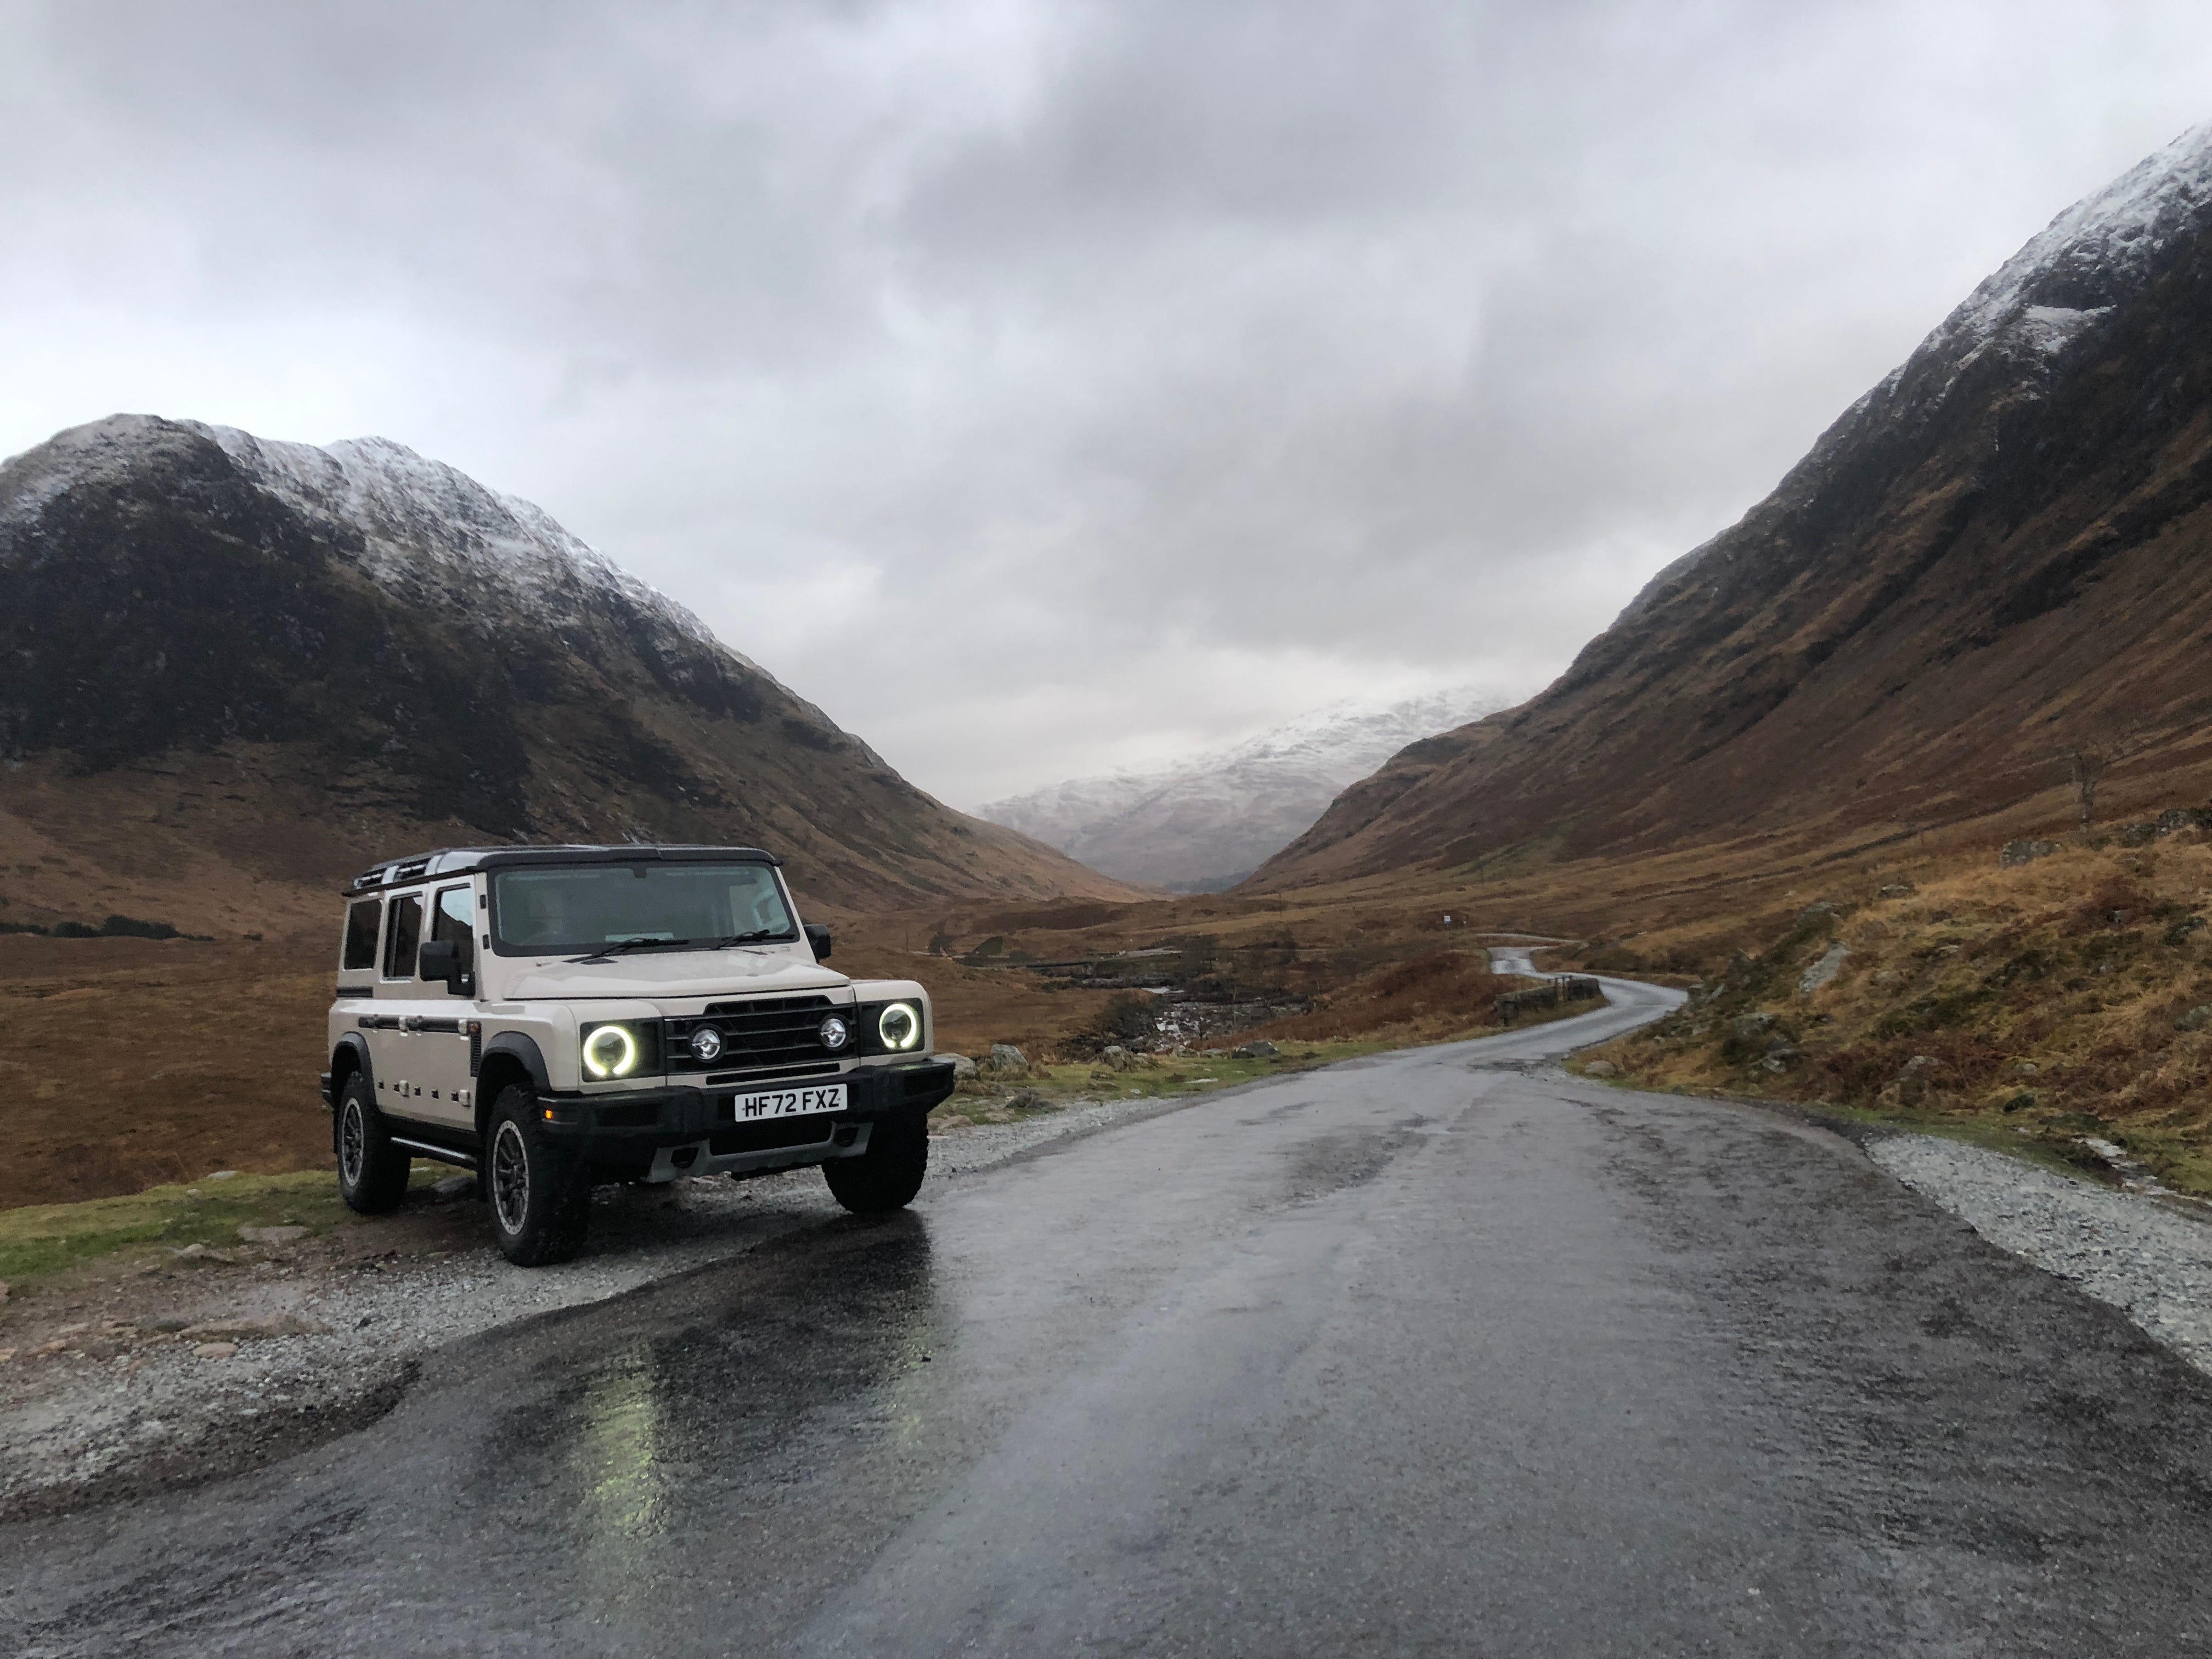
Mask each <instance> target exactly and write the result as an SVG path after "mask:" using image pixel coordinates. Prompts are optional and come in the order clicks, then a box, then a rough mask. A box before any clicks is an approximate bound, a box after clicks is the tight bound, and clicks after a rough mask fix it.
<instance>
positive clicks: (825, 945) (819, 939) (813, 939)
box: [806, 921, 829, 962]
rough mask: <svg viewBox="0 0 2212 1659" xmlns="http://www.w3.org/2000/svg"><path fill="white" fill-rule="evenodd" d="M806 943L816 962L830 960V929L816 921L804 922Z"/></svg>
mask: <svg viewBox="0 0 2212 1659" xmlns="http://www.w3.org/2000/svg"><path fill="white" fill-rule="evenodd" d="M806 943H807V944H808V945H810V946H811V947H812V949H813V951H814V959H815V961H817V962H827V961H829V929H828V928H827V927H823V925H822V924H821V923H820V922H818V921H810V922H808V923H807V924H806Z"/></svg>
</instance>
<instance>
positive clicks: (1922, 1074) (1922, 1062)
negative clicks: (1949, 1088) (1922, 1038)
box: [1891, 1054, 1936, 1106]
mask: <svg viewBox="0 0 2212 1659" xmlns="http://www.w3.org/2000/svg"><path fill="white" fill-rule="evenodd" d="M1935 1069H1936V1060H1935V1059H1934V1058H1933V1057H1932V1056H1931V1055H1928V1054H1915V1055H1913V1057H1912V1058H1911V1059H1910V1060H1906V1061H1905V1069H1904V1070H1903V1071H1901V1072H1899V1073H1898V1074H1897V1077H1896V1079H1895V1080H1894V1082H1893V1085H1891V1086H1893V1088H1895V1089H1896V1091H1897V1098H1898V1101H1899V1103H1900V1104H1902V1105H1905V1106H1917V1105H1920V1104H1921V1103H1923V1102H1924V1101H1925V1100H1926V1099H1927V1098H1928V1091H1929V1089H1930V1088H1931V1087H1932V1086H1933V1085H1934V1081H1935V1080H1934V1079H1933V1078H1931V1077H1930V1076H1929V1073H1931V1072H1933V1071H1934V1070H1935Z"/></svg>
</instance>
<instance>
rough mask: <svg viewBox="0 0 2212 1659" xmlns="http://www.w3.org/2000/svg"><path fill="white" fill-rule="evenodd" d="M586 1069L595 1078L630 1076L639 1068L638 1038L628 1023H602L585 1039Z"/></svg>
mask: <svg viewBox="0 0 2212 1659" xmlns="http://www.w3.org/2000/svg"><path fill="white" fill-rule="evenodd" d="M584 1069H585V1070H586V1071H587V1072H589V1073H591V1074H592V1076H593V1077H595V1078H609V1077H628V1076H629V1074H630V1073H632V1072H634V1071H635V1070H636V1069H637V1039H636V1038H635V1037H634V1036H631V1035H630V1033H629V1027H628V1026H627V1025H600V1026H595V1027H594V1028H592V1034H591V1035H590V1036H587V1037H586V1038H585V1039H584Z"/></svg>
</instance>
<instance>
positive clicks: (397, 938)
mask: <svg viewBox="0 0 2212 1659" xmlns="http://www.w3.org/2000/svg"><path fill="white" fill-rule="evenodd" d="M420 945H422V895H421V894H420V893H402V894H401V895H400V896H398V898H396V899H394V900H392V926H391V927H388V928H386V930H385V938H384V976H385V978H386V979H412V978H414V977H415V952H416V949H417V948H418V947H419V946H420Z"/></svg>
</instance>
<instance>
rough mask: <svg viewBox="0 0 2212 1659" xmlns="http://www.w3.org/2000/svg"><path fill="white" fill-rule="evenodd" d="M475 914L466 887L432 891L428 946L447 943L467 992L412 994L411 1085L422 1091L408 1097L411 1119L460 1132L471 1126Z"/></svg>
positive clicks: (428, 984) (471, 891) (442, 987)
mask: <svg viewBox="0 0 2212 1659" xmlns="http://www.w3.org/2000/svg"><path fill="white" fill-rule="evenodd" d="M427 908H428V915H426V916H425V917H424V919H423V920H424V924H425V927H424V931H425V933H426V935H427V940H437V939H445V940H448V941H450V942H451V943H452V945H453V949H454V952H455V954H456V955H457V956H459V958H460V963H461V967H462V969H463V970H464V971H465V973H466V974H467V975H468V980H467V987H468V988H466V989H463V990H459V991H456V990H452V989H449V988H448V987H447V984H446V982H445V981H443V980H425V981H422V982H421V984H420V985H419V986H418V987H417V989H416V996H417V997H419V998H420V999H421V1008H422V1012H420V1013H419V1014H417V1015H416V1021H415V1025H414V1028H413V1030H412V1032H411V1033H410V1035H412V1036H414V1037H415V1039H416V1042H415V1048H414V1054H415V1057H414V1059H413V1060H411V1061H410V1065H411V1066H413V1068H414V1069H413V1073H412V1079H411V1080H412V1082H413V1083H414V1084H415V1085H416V1086H418V1087H419V1088H420V1089H421V1090H422V1092H421V1093H420V1094H418V1095H416V1096H414V1097H413V1100H414V1104H415V1108H416V1115H417V1116H419V1117H424V1118H428V1119H429V1120H431V1121H434V1122H438V1123H451V1124H455V1125H459V1126H460V1127H465V1128H466V1127H474V1126H475V1122H476V1110H475V1104H474V1101H475V1097H474V1093H473V1088H474V1084H475V1079H473V1078H471V1076H470V1075H469V1022H470V1020H471V1018H474V1017H475V1014H476V998H475V996H474V994H473V993H474V987H475V985H476V966H477V942H476V933H475V921H476V916H475V908H476V888H475V886H474V884H471V883H469V882H465V881H463V882H456V883H454V884H452V885H450V886H446V887H440V888H436V889H434V890H432V891H431V893H430V896H429V899H428V907H427ZM427 940H426V942H427ZM418 965H419V964H418Z"/></svg>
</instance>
